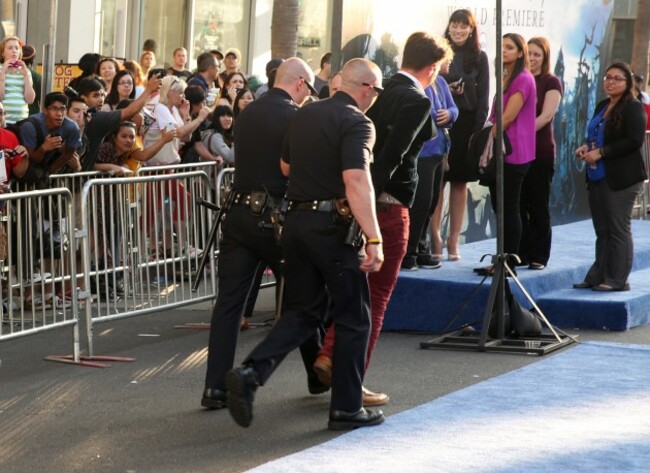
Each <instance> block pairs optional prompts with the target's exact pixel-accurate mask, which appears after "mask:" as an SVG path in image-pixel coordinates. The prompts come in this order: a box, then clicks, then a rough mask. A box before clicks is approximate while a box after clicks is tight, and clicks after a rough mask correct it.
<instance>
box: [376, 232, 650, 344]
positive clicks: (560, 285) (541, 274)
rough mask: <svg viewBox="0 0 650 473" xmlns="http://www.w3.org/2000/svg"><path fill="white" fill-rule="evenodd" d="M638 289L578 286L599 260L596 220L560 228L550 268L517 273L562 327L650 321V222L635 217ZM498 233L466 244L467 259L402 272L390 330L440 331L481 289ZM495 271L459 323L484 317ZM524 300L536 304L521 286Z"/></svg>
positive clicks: (611, 326) (635, 285) (622, 326)
mask: <svg viewBox="0 0 650 473" xmlns="http://www.w3.org/2000/svg"><path fill="white" fill-rule="evenodd" d="M632 232H633V235H634V245H635V251H634V268H633V272H632V274H631V275H630V284H631V286H632V290H631V291H629V292H618V293H596V292H594V291H590V290H576V289H572V288H571V286H572V284H573V283H575V282H579V281H582V279H583V278H584V275H585V274H586V272H587V270H588V269H589V267H590V266H591V264H592V262H593V259H594V244H595V235H594V230H593V226H592V223H591V221H590V220H585V221H582V222H576V223H571V224H567V225H559V226H556V227H553V247H552V251H551V258H550V261H549V264H548V267H547V268H546V269H544V270H542V271H533V270H529V269H527V268H523V269H522V268H518V276H519V279H520V280H521V282H522V283H523V285H524V287H525V288H526V290H527V291H528V292H529V293H530V294H531V295H532V297H533V299H534V300H535V301H536V303H537V304H538V305H539V306H540V307H541V309H542V310H543V311H544V313H545V314H546V316H547V317H548V318H549V319H550V320H551V322H552V323H554V324H555V325H557V326H559V327H563V328H568V329H572V328H591V329H607V330H626V329H629V328H632V327H636V326H639V325H644V324H647V323H650V221H640V220H635V221H633V224H632ZM495 247H496V242H495V240H494V239H492V240H485V241H480V242H476V243H469V244H466V245H462V246H461V251H462V258H463V259H462V260H461V261H458V262H447V261H443V265H442V268H440V269H437V270H426V269H420V270H419V271H402V272H400V277H399V279H398V281H397V286H396V287H395V291H394V292H393V296H392V298H391V301H390V303H389V305H388V309H387V311H386V318H385V321H384V330H413V331H424V332H441V331H443V329H444V328H445V327H446V325H447V322H448V321H449V320H450V319H451V318H452V317H453V316H454V315H455V314H456V313H457V312H458V311H459V310H460V308H461V307H462V306H463V304H464V303H465V302H466V301H467V300H468V298H469V296H470V294H471V293H472V292H473V291H474V290H475V289H476V287H477V286H478V284H479V282H480V281H481V278H480V277H479V276H477V275H476V274H474V273H473V272H472V268H475V267H477V266H484V265H487V264H489V262H490V260H489V258H486V260H485V261H484V262H483V263H481V262H480V259H481V257H482V256H483V255H484V254H487V253H494V251H495ZM490 281H491V278H488V280H487V281H486V284H484V285H483V286H482V287H481V288H480V289H479V290H478V293H477V295H476V297H475V298H474V299H472V300H471V301H470V302H469V304H468V306H467V309H466V310H465V311H464V312H463V315H462V316H461V317H460V318H459V319H458V322H457V323H456V324H455V325H454V326H455V327H457V326H459V325H460V324H461V323H469V322H475V321H478V320H482V318H483V310H484V308H485V305H486V301H487V296H488V292H489V289H490V287H489V284H490ZM511 286H512V287H513V292H514V293H515V294H516V296H517V299H518V300H519V301H520V302H521V303H522V305H523V306H524V307H530V304H529V303H528V302H526V301H525V299H524V297H523V295H522V294H521V292H520V291H519V290H518V288H515V287H514V284H513V285H511Z"/></svg>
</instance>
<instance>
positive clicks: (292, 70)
mask: <svg viewBox="0 0 650 473" xmlns="http://www.w3.org/2000/svg"><path fill="white" fill-rule="evenodd" d="M313 81H314V74H313V72H312V71H311V68H310V67H309V65H308V64H307V63H306V62H305V61H303V60H302V59H299V58H291V59H288V60H286V61H285V62H284V63H283V64H282V65H281V66H280V67H279V68H278V71H277V77H276V81H275V85H274V87H273V88H272V89H271V90H270V91H269V92H268V93H267V94H265V95H264V97H262V98H260V99H259V100H256V101H254V102H253V103H251V104H250V105H249V106H248V107H246V110H244V111H243V112H242V113H241V115H240V116H239V117H238V118H237V133H236V135H235V152H236V154H237V166H235V179H234V183H233V187H232V190H231V192H232V193H233V196H232V197H231V198H232V202H233V203H232V207H231V208H230V209H229V210H228V213H227V216H226V218H225V219H224V221H223V224H222V228H221V230H222V234H223V236H222V239H221V242H220V246H219V265H218V268H219V269H218V270H219V280H218V284H219V286H218V289H219V292H218V296H217V302H216V304H215V306H214V310H213V312H212V321H211V324H210V341H209V345H208V365H207V372H206V377H205V389H204V391H203V397H202V399H201V405H202V406H203V407H206V408H208V409H220V408H223V407H225V406H226V402H227V399H226V392H225V376H226V373H227V372H228V370H230V369H231V368H232V367H233V363H234V358H235V348H236V344H237V336H238V334H239V326H240V318H241V315H242V312H243V310H244V306H245V305H246V301H247V298H248V297H249V294H251V295H252V294H254V295H255V296H256V295H257V292H256V291H254V290H253V287H252V286H253V284H254V282H255V274H256V269H257V267H258V265H260V264H263V265H266V266H268V267H270V268H271V270H272V271H273V273H274V275H275V276H276V278H277V279H279V276H280V260H281V258H282V252H281V250H280V247H279V246H278V245H277V243H276V241H275V238H274V236H273V228H272V225H271V212H272V210H273V208H274V207H276V206H278V205H279V203H280V202H281V200H282V197H283V196H284V194H285V192H286V189H287V178H286V176H284V175H283V174H282V171H281V169H280V154H281V150H282V143H283V138H284V135H285V133H286V131H287V128H288V126H289V123H290V121H291V118H292V117H293V115H294V114H295V113H296V111H297V110H298V104H301V103H302V102H303V101H304V100H305V98H306V97H307V96H309V95H311V94H312V93H313V90H312V89H311V83H312V82H313ZM252 302H253V303H254V301H252ZM319 348H320V336H319V334H317V333H316V331H314V332H312V337H310V338H306V339H305V343H304V344H303V346H302V347H301V353H302V355H303V361H304V363H305V369H306V370H307V372H308V388H309V392H310V393H312V394H320V393H323V392H325V391H327V390H328V389H329V388H328V387H327V386H325V385H324V384H323V383H321V382H320V381H319V380H318V378H317V377H316V375H315V373H314V372H313V369H312V365H313V363H314V361H315V359H316V354H317V352H318V349H319Z"/></svg>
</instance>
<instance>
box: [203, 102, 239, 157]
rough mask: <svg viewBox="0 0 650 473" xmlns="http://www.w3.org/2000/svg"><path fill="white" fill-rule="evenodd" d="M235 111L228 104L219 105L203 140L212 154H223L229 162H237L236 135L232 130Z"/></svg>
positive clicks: (213, 113)
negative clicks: (234, 135)
mask: <svg viewBox="0 0 650 473" xmlns="http://www.w3.org/2000/svg"><path fill="white" fill-rule="evenodd" d="M232 124H233V111H232V109H231V108H230V107H229V106H228V105H219V106H217V107H216V108H215V109H214V112H212V123H211V124H210V129H209V130H208V131H206V132H205V133H204V134H203V139H202V140H201V141H202V142H203V144H204V145H205V147H206V148H208V151H209V152H210V154H212V155H214V156H221V157H222V158H223V161H224V162H225V163H228V164H234V163H235V148H234V146H233V145H234V137H233V132H232Z"/></svg>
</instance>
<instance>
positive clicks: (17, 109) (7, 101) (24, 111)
mask: <svg viewBox="0 0 650 473" xmlns="http://www.w3.org/2000/svg"><path fill="white" fill-rule="evenodd" d="M2 104H3V105H4V107H5V113H6V114H7V115H6V122H7V123H15V122H17V121H19V120H22V119H23V118H27V116H28V115H29V107H28V105H27V102H25V77H24V76H23V75H22V74H6V75H5V96H4V99H2Z"/></svg>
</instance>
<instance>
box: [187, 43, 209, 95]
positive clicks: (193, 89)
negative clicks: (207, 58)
mask: <svg viewBox="0 0 650 473" xmlns="http://www.w3.org/2000/svg"><path fill="white" fill-rule="evenodd" d="M208 54H209V53H208ZM185 98H186V99H187V101H188V102H189V103H190V105H197V104H200V103H201V102H203V101H204V100H205V90H203V87H201V86H200V85H188V86H187V88H186V89H185Z"/></svg>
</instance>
